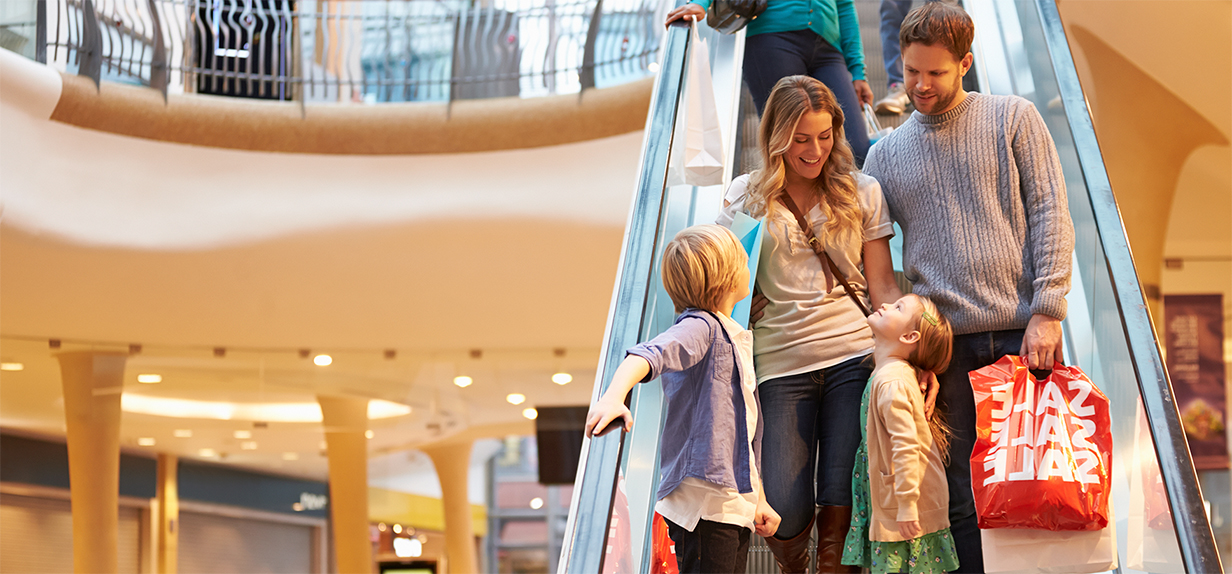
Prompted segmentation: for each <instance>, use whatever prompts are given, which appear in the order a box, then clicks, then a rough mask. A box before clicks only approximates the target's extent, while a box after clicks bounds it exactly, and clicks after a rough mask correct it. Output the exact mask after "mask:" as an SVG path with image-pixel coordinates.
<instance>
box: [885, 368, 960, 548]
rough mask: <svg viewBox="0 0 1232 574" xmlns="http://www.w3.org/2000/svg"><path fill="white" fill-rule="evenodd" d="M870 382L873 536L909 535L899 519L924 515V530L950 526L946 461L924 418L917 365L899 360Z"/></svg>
mask: <svg viewBox="0 0 1232 574" xmlns="http://www.w3.org/2000/svg"><path fill="white" fill-rule="evenodd" d="M869 385H871V386H872V390H871V391H869V392H870V395H869V402H868V426H867V428H866V429H865V430H866V432H867V437H868V439H867V440H868V480H869V491H870V494H871V496H870V498H871V500H870V501H869V502H870V504H869V506H870V507H871V509H872V517H871V521H870V524H869V534H868V535H869V539H870V540H877V541H880V542H897V541H901V540H903V537H902V535H901V534H899V533H898V522H899V521H904V522H906V521H910V520H919V521H920V528H921V533H922V534H928V533H931V532H936V531H938V530H941V529H943V528H949V526H950V518H949V505H950V492H949V488H948V486H947V485H946V481H945V466H944V465H943V463H942V462H941V452H940V451H939V450H938V448H937V447H936V446H935V445H934V444H933V437H932V433H931V431H930V430H929V427H928V421H927V420H925V418H924V396H923V395H922V394H921V393H920V385H919V382H918V380H917V378H916V374H915V368H914V367H912V366H911V365H910V364H908V363H907V362H905V361H894V362H892V363H890V364H888V365H884V366H882V367H880V368H878V369H877V370H875V371H874V372H873V378H872V381H871V382H869Z"/></svg>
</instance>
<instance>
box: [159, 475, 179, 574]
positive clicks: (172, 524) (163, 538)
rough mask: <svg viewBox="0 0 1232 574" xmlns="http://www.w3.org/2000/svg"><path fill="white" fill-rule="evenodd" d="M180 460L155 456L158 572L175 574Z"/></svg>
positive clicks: (176, 564)
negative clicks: (156, 472) (156, 458)
mask: <svg viewBox="0 0 1232 574" xmlns="http://www.w3.org/2000/svg"><path fill="white" fill-rule="evenodd" d="M179 464H180V459H179V457H177V456H175V455H174V454H167V453H161V454H159V455H158V572H159V573H160V574H176V570H178V568H179V552H180V550H179V548H180V535H179V532H180V488H179Z"/></svg>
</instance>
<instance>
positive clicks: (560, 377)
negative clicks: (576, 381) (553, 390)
mask: <svg viewBox="0 0 1232 574" xmlns="http://www.w3.org/2000/svg"><path fill="white" fill-rule="evenodd" d="M552 382H553V383H556V384H558V385H567V384H569V383H572V382H573V375H570V374H569V373H556V374H555V375H552Z"/></svg>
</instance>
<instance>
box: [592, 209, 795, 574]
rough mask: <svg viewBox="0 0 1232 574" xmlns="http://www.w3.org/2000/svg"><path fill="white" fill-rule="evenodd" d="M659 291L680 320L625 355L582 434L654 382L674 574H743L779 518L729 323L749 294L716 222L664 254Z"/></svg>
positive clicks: (740, 256)
mask: <svg viewBox="0 0 1232 574" xmlns="http://www.w3.org/2000/svg"><path fill="white" fill-rule="evenodd" d="M662 274H663V285H664V287H666V288H667V293H668V295H670V296H671V298H672V302H673V303H674V304H675V306H676V312H677V313H680V316H679V317H677V318H676V324H675V325H673V326H672V327H671V328H669V329H668V330H667V331H664V332H663V334H661V335H659V336H658V337H655V338H654V339H652V340H650V341H648V342H646V343H642V344H640V345H637V346H636V347H633V348H632V349H629V351H628V356H627V357H626V358H625V360H624V362H622V363H621V364H620V367H618V368H617V369H616V373H615V374H614V375H613V376H612V383H611V385H610V386H609V387H608V389H607V392H606V393H604V394H603V396H602V397H601V398H600V399H599V400H598V401H596V402H595V404H594V405H593V406H592V407H591V409H590V413H589V414H588V415H587V417H586V435H587V436H593V434H594V433H595V432H596V431H597V430H602V431H603V432H606V429H607V428H608V423H611V422H613V421H615V420H616V419H618V418H619V419H622V420H623V423H624V427H625V430H626V431H628V430H631V429H632V428H633V416H632V414H631V413H630V412H629V409H628V408H626V407H625V405H624V401H625V397H626V396H627V395H628V394H629V391H630V390H631V389H632V388H633V386H634V385H635V384H637V383H638V382H646V381H650V380H653V379H655V378H658V377H660V376H662V380H663V394H664V395H665V397H666V400H667V415H666V417H665V419H664V426H663V436H662V437H661V439H660V440H661V444H662V448H661V451H662V452H661V456H662V458H661V461H660V472H661V476H660V482H659V492H658V497H657V498H658V501H659V502H658V504H656V505H655V511H656V512H658V513H659V514H661V515H663V517H664V518H665V519H667V527H668V535H669V536H670V537H671V539H672V542H674V543H675V545H676V561H677V563H678V564H679V566H680V572H681V573H686V572H744V570H745V562H746V561H747V556H748V550H749V535H750V531H755V532H757V534H759V535H761V536H771V535H773V534H774V532H775V530H777V529H778V524H779V515H778V514H777V513H776V512H775V511H774V509H772V508H770V506H769V505H767V504H766V501H765V495H764V494H763V490H762V485H761V480H760V473H759V472H758V467H759V462H760V461H759V458H760V452H761V415H760V409H759V406H758V401H757V377H756V376H755V375H754V373H753V333H752V332H751V331H748V330H746V329H744V328H742V327H740V325H739V324H737V323H736V322H735V321H734V320H732V318H731V312H732V307H734V306H735V304H736V302H738V301H740V300H741V299H744V298H745V297H747V296H748V295H749V270H748V256H747V255H746V254H745V252H744V248H743V247H741V246H740V243H739V242H738V241H737V239H736V236H735V235H733V234H732V232H731V231H729V230H728V229H727V228H725V227H722V226H719V225H698V226H694V227H690V228H688V229H685V230H684V231H681V232H680V233H678V234H677V235H676V238H675V239H673V240H672V242H671V243H669V244H668V245H667V249H666V250H665V251H664V254H663V273H662Z"/></svg>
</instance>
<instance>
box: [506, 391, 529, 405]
mask: <svg viewBox="0 0 1232 574" xmlns="http://www.w3.org/2000/svg"><path fill="white" fill-rule="evenodd" d="M505 400H507V401H509V404H513V405H520V404H522V403H524V402H526V395H524V394H522V393H510V394H509V395H508V396H506V397H505Z"/></svg>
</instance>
